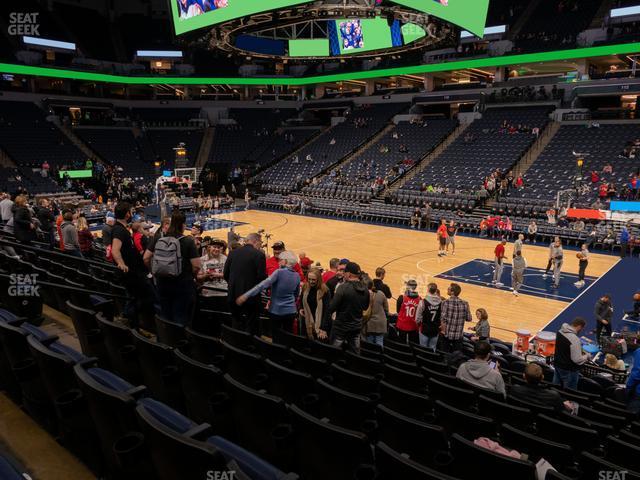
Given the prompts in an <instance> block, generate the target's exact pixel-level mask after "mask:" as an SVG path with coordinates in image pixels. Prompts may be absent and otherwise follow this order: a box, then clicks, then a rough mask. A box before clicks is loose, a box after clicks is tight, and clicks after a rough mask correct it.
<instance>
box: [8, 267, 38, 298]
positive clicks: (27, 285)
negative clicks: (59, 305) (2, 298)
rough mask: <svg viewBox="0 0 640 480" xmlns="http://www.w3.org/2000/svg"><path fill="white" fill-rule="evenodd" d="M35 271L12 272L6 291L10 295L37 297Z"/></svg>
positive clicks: (36, 276)
mask: <svg viewBox="0 0 640 480" xmlns="http://www.w3.org/2000/svg"><path fill="white" fill-rule="evenodd" d="M37 282H38V274H37V273H29V274H22V273H12V274H11V275H9V288H8V291H7V293H8V294H9V296H10V297H39V296H40V286H39V285H37Z"/></svg>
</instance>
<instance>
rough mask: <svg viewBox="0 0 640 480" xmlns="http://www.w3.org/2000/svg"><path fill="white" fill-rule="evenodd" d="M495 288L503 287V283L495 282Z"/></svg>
mask: <svg viewBox="0 0 640 480" xmlns="http://www.w3.org/2000/svg"><path fill="white" fill-rule="evenodd" d="M496 287H504V283H502V282H496Z"/></svg>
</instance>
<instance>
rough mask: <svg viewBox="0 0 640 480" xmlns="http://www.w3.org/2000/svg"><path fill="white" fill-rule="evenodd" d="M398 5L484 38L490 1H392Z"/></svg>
mask: <svg viewBox="0 0 640 480" xmlns="http://www.w3.org/2000/svg"><path fill="white" fill-rule="evenodd" d="M391 1H392V2H394V3H397V4H398V5H403V6H405V7H409V8H412V9H414V10H418V11H420V12H424V13H428V14H431V15H433V16H435V17H438V18H441V19H443V20H446V21H447V22H450V23H453V24H455V25H458V26H459V27H462V28H464V29H466V30H468V31H470V32H471V33H473V34H475V35H477V36H479V37H480V38H482V37H483V36H484V27H485V25H486V22H487V13H488V11H489V0H391Z"/></svg>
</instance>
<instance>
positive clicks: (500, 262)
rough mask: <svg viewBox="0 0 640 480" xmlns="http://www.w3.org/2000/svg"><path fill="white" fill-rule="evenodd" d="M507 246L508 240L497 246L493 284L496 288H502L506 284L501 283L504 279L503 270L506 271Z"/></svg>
mask: <svg viewBox="0 0 640 480" xmlns="http://www.w3.org/2000/svg"><path fill="white" fill-rule="evenodd" d="M506 244H507V240H506V239H504V238H503V239H502V240H501V241H500V243H499V244H498V245H497V246H496V249H495V251H494V254H495V260H494V262H495V270H494V271H493V281H492V282H491V283H493V284H494V285H495V286H496V287H502V286H503V285H504V283H502V282H501V281H500V279H501V278H502V270H503V269H504V259H505V258H507V257H506V256H505V254H504V253H505V248H504V247H505V245H506Z"/></svg>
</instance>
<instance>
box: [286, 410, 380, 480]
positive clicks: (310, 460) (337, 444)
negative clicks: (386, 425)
mask: <svg viewBox="0 0 640 480" xmlns="http://www.w3.org/2000/svg"><path fill="white" fill-rule="evenodd" d="M290 411H291V415H292V421H293V426H294V431H295V438H296V443H295V445H296V458H297V461H298V462H297V463H298V466H297V469H296V470H295V471H296V472H298V473H299V474H300V476H301V477H302V478H304V479H305V480H327V479H328V478H331V479H335V480H353V478H354V477H355V476H356V474H357V473H358V472H362V471H367V470H368V471H370V470H371V468H372V466H373V454H372V451H371V446H370V445H369V440H368V438H367V436H366V435H365V434H364V433H361V432H357V431H353V430H348V429H345V428H341V427H338V426H336V425H333V424H331V423H328V422H323V421H322V420H320V419H318V418H316V417H313V416H312V415H309V414H308V413H306V412H304V411H303V410H301V409H300V408H299V407H297V406H295V405H294V406H291V408H290ZM318 452H322V455H318ZM345 452H348V454H345Z"/></svg>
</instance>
